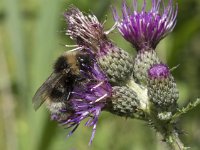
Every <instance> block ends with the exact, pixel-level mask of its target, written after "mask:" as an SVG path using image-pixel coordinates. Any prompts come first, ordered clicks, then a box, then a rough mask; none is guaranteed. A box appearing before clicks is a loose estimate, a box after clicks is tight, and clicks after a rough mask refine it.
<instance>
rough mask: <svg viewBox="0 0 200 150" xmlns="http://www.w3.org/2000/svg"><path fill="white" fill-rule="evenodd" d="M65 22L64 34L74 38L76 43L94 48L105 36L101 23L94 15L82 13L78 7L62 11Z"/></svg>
mask: <svg viewBox="0 0 200 150" xmlns="http://www.w3.org/2000/svg"><path fill="white" fill-rule="evenodd" d="M64 17H65V20H66V22H67V30H66V35H69V36H70V37H71V38H72V39H74V40H76V42H77V44H78V45H81V46H82V45H84V46H88V47H92V48H96V45H97V43H99V41H100V40H101V39H103V38H106V37H105V34H104V31H103V25H102V24H101V23H100V22H99V21H98V19H97V17H96V16H95V15H84V14H83V13H82V12H81V11H80V10H79V9H78V8H76V7H71V8H69V9H68V10H67V11H66V12H65V13H64Z"/></svg>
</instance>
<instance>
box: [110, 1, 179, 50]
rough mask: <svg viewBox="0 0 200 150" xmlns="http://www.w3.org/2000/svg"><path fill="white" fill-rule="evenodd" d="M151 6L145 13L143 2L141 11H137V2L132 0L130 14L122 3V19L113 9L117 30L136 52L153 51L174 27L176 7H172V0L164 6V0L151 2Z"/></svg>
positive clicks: (144, 3) (124, 3)
mask: <svg viewBox="0 0 200 150" xmlns="http://www.w3.org/2000/svg"><path fill="white" fill-rule="evenodd" d="M151 4H152V7H151V9H150V10H149V11H147V10H146V0H144V2H143V6H142V9H141V11H138V8H137V0H133V9H134V10H133V12H130V9H129V8H128V6H127V4H126V1H124V2H123V3H122V19H120V17H119V16H118V14H117V11H116V9H113V16H114V19H115V21H116V22H117V23H118V30H119V31H120V33H121V34H122V36H123V37H124V38H125V39H126V40H127V41H129V42H130V43H132V44H133V46H134V47H135V48H136V49H137V50H141V49H149V48H153V49H155V48H156V46H157V44H158V43H159V42H160V40H161V39H163V38H164V37H166V36H167V35H168V34H169V33H170V32H171V31H172V30H173V29H174V27H175V25H176V16H177V11H178V5H177V4H176V5H175V6H173V0H169V2H168V4H167V5H165V4H164V0H152V1H151ZM161 8H162V9H163V11H162V9H161Z"/></svg>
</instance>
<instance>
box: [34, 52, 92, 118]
mask: <svg viewBox="0 0 200 150" xmlns="http://www.w3.org/2000/svg"><path fill="white" fill-rule="evenodd" d="M90 63H91V58H90V55H89V54H88V53H87V52H85V51H84V50H75V51H68V52H65V53H64V54H63V55H61V56H60V57H59V58H58V59H57V60H56V62H55V64H54V67H53V73H52V74H51V75H50V76H49V77H48V78H47V80H46V81H45V82H44V83H43V84H42V85H41V87H40V88H39V89H38V90H37V91H36V93H35V95H34V97H33V100H32V102H33V105H34V109H35V110H37V109H38V108H39V107H40V106H41V105H42V104H43V103H44V102H45V103H46V106H47V109H48V110H49V111H50V112H51V114H56V116H59V117H60V118H61V120H63V119H64V118H66V117H67V116H66V115H67V113H63V110H66V108H67V109H70V106H68V103H67V102H68V100H69V99H70V96H71V92H72V91H73V89H74V86H75V85H76V86H78V84H81V82H84V80H85V79H84V78H83V76H82V75H81V71H82V70H83V69H84V67H85V66H88V65H90Z"/></svg>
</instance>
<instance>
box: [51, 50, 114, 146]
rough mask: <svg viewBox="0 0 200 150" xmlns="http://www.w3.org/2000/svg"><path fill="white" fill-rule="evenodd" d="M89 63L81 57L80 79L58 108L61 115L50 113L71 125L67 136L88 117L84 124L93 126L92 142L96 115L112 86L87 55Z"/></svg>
mask: <svg viewBox="0 0 200 150" xmlns="http://www.w3.org/2000/svg"><path fill="white" fill-rule="evenodd" d="M89 58H90V59H91V60H90V61H91V63H90V65H87V64H86V63H84V61H85V60H83V59H81V60H79V61H82V62H81V66H80V69H81V70H80V72H81V81H80V82H79V83H77V84H75V85H74V87H73V91H72V92H71V95H70V97H69V99H68V100H67V102H66V104H65V106H66V108H65V109H62V110H60V111H61V112H62V113H61V114H62V115H63V116H65V117H62V116H61V117H60V116H58V115H57V114H52V118H53V119H54V120H57V121H59V122H60V123H61V124H62V125H65V126H67V128H71V127H73V129H72V131H71V132H70V133H69V136H70V135H71V134H72V133H73V132H74V131H75V130H76V128H77V127H78V125H79V124H80V123H81V121H82V120H84V119H86V118H88V121H87V122H86V124H85V125H86V126H93V132H92V136H91V139H90V142H89V144H91V143H92V140H93V138H94V134H95V131H96V126H97V121H98V117H99V115H100V113H101V111H102V109H104V107H105V106H106V104H107V99H108V98H109V97H110V96H111V93H112V88H111V86H110V84H109V83H108V81H107V78H106V76H105V74H104V73H103V72H102V71H101V69H100V68H99V66H98V64H97V62H96V60H95V59H94V57H93V56H92V54H90V55H89Z"/></svg>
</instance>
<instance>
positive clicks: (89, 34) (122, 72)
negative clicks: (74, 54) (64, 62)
mask: <svg viewBox="0 0 200 150" xmlns="http://www.w3.org/2000/svg"><path fill="white" fill-rule="evenodd" d="M64 16H65V20H66V22H67V30H66V34H67V35H69V36H70V37H71V38H72V39H73V40H75V41H76V43H77V44H78V46H85V47H88V48H90V49H91V50H92V52H93V53H94V54H95V55H96V59H97V61H98V64H99V65H100V67H101V68H102V69H103V71H104V72H105V74H106V75H107V77H108V79H109V81H110V82H112V83H123V82H126V81H127V80H128V79H130V78H131V77H132V73H133V58H132V57H131V56H130V55H129V54H128V53H127V52H126V51H124V50H122V49H121V48H118V47H117V46H116V45H115V44H113V43H112V42H111V41H110V40H109V39H108V37H107V34H108V33H109V32H111V30H112V29H111V30H110V31H104V27H103V24H101V23H100V22H99V21H98V19H97V18H96V16H95V15H84V14H83V13H82V12H81V11H80V10H79V9H78V8H75V7H71V8H70V9H69V10H68V11H67V12H65V14H64Z"/></svg>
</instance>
